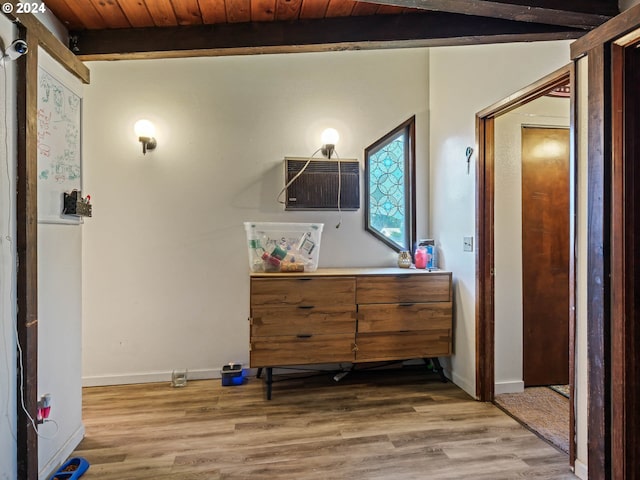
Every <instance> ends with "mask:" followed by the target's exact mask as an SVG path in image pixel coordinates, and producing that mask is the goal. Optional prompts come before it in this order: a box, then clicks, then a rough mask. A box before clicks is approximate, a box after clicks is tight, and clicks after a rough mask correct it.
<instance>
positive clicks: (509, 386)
mask: <svg viewBox="0 0 640 480" xmlns="http://www.w3.org/2000/svg"><path fill="white" fill-rule="evenodd" d="M493 388H494V390H493V391H494V394H495V395H500V394H501V393H522V392H524V382H523V381H521V380H520V381H515V382H496V384H495V385H494V387H493Z"/></svg>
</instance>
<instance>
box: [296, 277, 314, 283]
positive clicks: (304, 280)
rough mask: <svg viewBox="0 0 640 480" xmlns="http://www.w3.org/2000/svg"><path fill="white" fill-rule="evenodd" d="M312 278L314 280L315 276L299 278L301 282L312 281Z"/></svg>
mask: <svg viewBox="0 0 640 480" xmlns="http://www.w3.org/2000/svg"><path fill="white" fill-rule="evenodd" d="M311 280H313V278H298V281H300V282H310V281H311Z"/></svg>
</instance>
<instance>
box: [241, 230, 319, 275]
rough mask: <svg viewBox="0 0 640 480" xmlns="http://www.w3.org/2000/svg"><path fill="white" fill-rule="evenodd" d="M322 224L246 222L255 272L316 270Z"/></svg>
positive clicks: (250, 254) (250, 263)
mask: <svg viewBox="0 0 640 480" xmlns="http://www.w3.org/2000/svg"><path fill="white" fill-rule="evenodd" d="M323 227H324V224H323V223H275V222H245V223H244V228H245V230H246V231H247V247H248V249H249V268H250V269H251V271H252V272H274V273H277V272H314V271H315V270H316V269H317V268H318V259H319V257H320V238H321V237H322V228H323Z"/></svg>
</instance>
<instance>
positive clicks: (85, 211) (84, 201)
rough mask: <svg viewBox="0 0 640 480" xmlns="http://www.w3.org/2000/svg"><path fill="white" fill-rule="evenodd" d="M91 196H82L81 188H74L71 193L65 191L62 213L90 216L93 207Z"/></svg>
mask: <svg viewBox="0 0 640 480" xmlns="http://www.w3.org/2000/svg"><path fill="white" fill-rule="evenodd" d="M90 199H91V197H89V196H88V195H87V197H86V198H82V195H81V194H80V190H73V191H72V192H71V193H67V192H65V193H64V204H63V207H62V213H63V214H65V215H76V216H79V217H90V216H91V207H92V205H91V204H90V203H89V201H90Z"/></svg>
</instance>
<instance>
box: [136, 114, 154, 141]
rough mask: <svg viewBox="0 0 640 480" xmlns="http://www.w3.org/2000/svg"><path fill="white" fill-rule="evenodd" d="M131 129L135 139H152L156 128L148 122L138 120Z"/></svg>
mask: <svg viewBox="0 0 640 480" xmlns="http://www.w3.org/2000/svg"><path fill="white" fill-rule="evenodd" d="M133 129H134V130H135V132H136V136H137V137H145V138H153V137H155V136H156V127H155V126H154V125H153V123H151V122H150V121H149V120H144V119H143V120H138V121H137V122H136V124H135V125H134V127H133Z"/></svg>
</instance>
